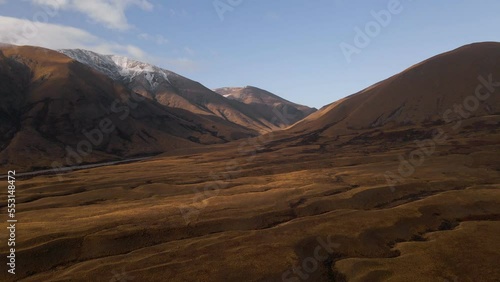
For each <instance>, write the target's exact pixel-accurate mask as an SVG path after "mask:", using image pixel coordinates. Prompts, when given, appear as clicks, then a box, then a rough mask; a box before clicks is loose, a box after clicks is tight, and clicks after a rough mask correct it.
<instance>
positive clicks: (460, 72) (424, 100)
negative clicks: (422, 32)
mask: <svg viewBox="0 0 500 282" xmlns="http://www.w3.org/2000/svg"><path fill="white" fill-rule="evenodd" d="M480 77H482V78H480ZM489 80H492V81H493V82H494V83H495V84H496V90H495V91H498V84H499V82H500V43H492V42H486V43H476V44H471V45H467V46H464V47H461V48H458V49H456V50H453V51H450V52H447V53H444V54H441V55H438V56H435V57H433V58H430V59H428V60H426V61H424V62H422V63H419V64H417V65H414V66H412V67H410V68H409V69H407V70H405V71H403V72H402V73H399V74H397V75H395V76H393V77H391V78H389V79H386V80H384V81H382V82H379V83H377V84H375V85H373V86H371V87H369V88H367V89H365V90H363V91H360V92H358V93H356V94H354V95H351V96H349V97H346V98H344V99H342V100H340V101H337V102H335V103H332V104H330V105H328V106H325V107H324V108H322V109H321V110H319V111H318V112H316V113H314V114H312V115H310V116H309V117H307V118H306V119H304V120H303V121H301V122H299V123H298V124H297V125H295V126H294V127H293V128H291V129H290V131H289V134H292V135H293V134H300V133H308V132H309V133H311V132H316V133H318V134H320V135H321V136H325V137H329V138H331V137H333V138H336V137H338V136H340V135H343V134H349V133H356V132H359V131H360V130H361V131H362V130H374V129H379V130H382V129H384V130H386V129H391V128H401V127H419V126H423V127H425V126H430V125H436V124H441V123H448V122H450V121H452V120H461V119H472V118H474V117H476V118H477V117H487V116H490V117H493V116H498V114H499V113H500V96H499V95H498V92H496V94H488V93H489V92H490V91H491V90H494V88H495V86H493V85H491V83H486V82H485V81H489ZM481 85H482V86H481ZM476 93H477V94H476Z"/></svg>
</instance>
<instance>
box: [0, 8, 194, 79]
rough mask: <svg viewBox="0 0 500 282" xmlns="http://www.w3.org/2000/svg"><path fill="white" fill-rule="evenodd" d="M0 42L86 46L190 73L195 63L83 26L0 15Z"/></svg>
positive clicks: (95, 50)
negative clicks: (109, 37)
mask: <svg viewBox="0 0 500 282" xmlns="http://www.w3.org/2000/svg"><path fill="white" fill-rule="evenodd" d="M0 43H7V44H14V45H32V46H40V47H45V48H48V49H75V48H79V49H86V50H91V51H94V52H97V53H101V54H114V55H122V56H126V57H129V58H132V59H136V60H140V61H143V62H149V63H152V64H155V65H159V66H163V67H166V68H167V69H169V70H172V71H178V72H194V71H197V70H199V64H198V63H197V62H195V61H193V60H191V59H188V58H165V57H155V56H151V55H149V54H148V53H147V52H145V51H144V50H142V49H141V48H139V47H137V46H134V45H126V44H125V45H124V44H121V43H118V42H115V41H110V40H107V39H103V38H100V37H97V36H95V35H93V34H91V33H89V32H87V31H85V30H83V29H79V28H74V27H69V26H63V25H57V24H49V23H43V22H33V21H29V20H26V19H18V18H12V17H4V16H0Z"/></svg>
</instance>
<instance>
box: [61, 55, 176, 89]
mask: <svg viewBox="0 0 500 282" xmlns="http://www.w3.org/2000/svg"><path fill="white" fill-rule="evenodd" d="M58 51H59V52H61V53H63V54H65V55H66V56H68V57H70V58H72V59H74V60H77V61H78V62H80V63H82V64H85V65H88V66H90V67H92V68H93V69H96V70H98V71H100V72H102V73H104V74H106V75H107V76H109V77H111V78H113V79H114V80H120V81H122V82H132V81H134V80H136V79H138V78H144V79H145V80H146V81H147V82H148V84H146V85H143V86H149V87H147V88H149V89H148V90H155V89H156V88H157V87H158V86H159V85H160V84H161V83H163V82H166V83H168V84H171V83H170V80H169V76H174V75H177V74H175V73H173V72H170V71H168V70H164V69H162V68H159V67H157V66H154V65H151V64H148V63H143V62H139V61H136V60H132V59H129V58H127V57H123V56H116V55H101V54H98V53H95V52H92V51H88V50H82V49H63V50H58Z"/></svg>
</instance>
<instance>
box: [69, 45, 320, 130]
mask: <svg viewBox="0 0 500 282" xmlns="http://www.w3.org/2000/svg"><path fill="white" fill-rule="evenodd" d="M59 52H60V53H62V54H64V55H66V56H68V57H70V58H72V59H74V60H76V61H78V62H80V63H82V64H84V65H87V66H89V67H90V68H92V69H94V70H97V71H99V72H101V73H103V74H105V75H106V76H108V77H110V78H111V79H113V80H115V81H117V82H119V83H120V84H122V85H124V86H125V87H126V88H128V89H129V90H130V91H132V92H133V93H136V94H138V95H141V96H143V97H147V98H148V99H151V100H153V101H155V102H157V103H159V104H161V105H163V106H167V107H169V108H172V109H180V110H181V112H182V111H188V112H191V113H194V114H197V115H200V116H204V117H210V118H211V119H214V120H219V119H222V120H223V121H224V122H230V123H233V124H237V125H239V126H243V127H245V128H248V129H251V130H254V131H255V132H269V131H271V130H274V129H276V128H283V127H286V126H288V125H291V124H292V123H295V122H296V121H298V120H300V119H302V118H304V117H305V116H307V115H309V114H310V113H311V112H313V111H315V109H311V108H309V107H306V106H302V105H297V104H294V103H292V102H290V101H287V100H285V99H283V98H281V97H278V96H276V95H274V94H272V93H270V92H267V91H265V90H262V89H258V88H255V87H245V88H231V87H227V88H223V89H220V92H219V93H216V92H214V91H212V90H210V89H208V88H207V87H205V86H203V85H202V84H200V83H199V82H196V81H193V80H191V79H189V78H186V77H183V76H181V75H178V74H176V73H174V72H171V71H168V70H165V69H162V68H160V67H157V66H154V65H152V64H148V63H143V62H139V61H136V60H132V59H130V58H127V57H122V56H116V55H101V54H98V53H95V52H92V51H87V50H81V49H65V50H59ZM219 94H220V95H219ZM277 114H278V115H279V116H281V117H286V118H284V119H283V118H281V119H279V118H276V115H277Z"/></svg>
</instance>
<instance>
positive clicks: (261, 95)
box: [214, 86, 316, 127]
mask: <svg viewBox="0 0 500 282" xmlns="http://www.w3.org/2000/svg"><path fill="white" fill-rule="evenodd" d="M214 91H215V92H217V93H219V94H220V95H222V96H224V97H226V98H227V99H230V100H234V101H239V102H241V103H244V104H246V105H248V107H249V108H251V109H252V111H253V112H254V113H258V115H259V116H260V117H261V118H263V119H265V120H266V121H267V122H270V123H272V124H273V125H275V126H278V127H286V126H289V125H292V124H294V123H296V122H297V121H299V120H302V119H303V118H305V117H306V116H308V115H310V114H311V113H313V112H315V111H316V109H314V108H310V107H307V106H304V105H299V104H295V103H293V102H290V101H288V100H285V99H283V98H281V97H279V96H277V95H275V94H273V93H271V92H269V91H266V90H263V89H260V88H257V87H253V86H247V87H224V88H218V89H215V90H214ZM276 116H279V117H281V118H276Z"/></svg>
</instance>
